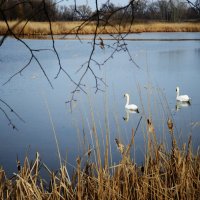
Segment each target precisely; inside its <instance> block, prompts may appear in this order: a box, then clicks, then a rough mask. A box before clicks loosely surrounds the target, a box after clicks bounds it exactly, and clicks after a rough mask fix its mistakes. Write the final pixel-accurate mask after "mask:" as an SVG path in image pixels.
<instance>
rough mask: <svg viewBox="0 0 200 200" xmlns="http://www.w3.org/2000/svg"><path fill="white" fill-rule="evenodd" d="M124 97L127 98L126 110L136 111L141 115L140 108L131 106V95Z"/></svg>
mask: <svg viewBox="0 0 200 200" xmlns="http://www.w3.org/2000/svg"><path fill="white" fill-rule="evenodd" d="M124 97H126V105H125V109H127V110H129V111H135V112H137V113H139V110H138V107H137V106H136V105H135V104H129V100H130V96H129V94H127V93H126V94H125V95H124Z"/></svg>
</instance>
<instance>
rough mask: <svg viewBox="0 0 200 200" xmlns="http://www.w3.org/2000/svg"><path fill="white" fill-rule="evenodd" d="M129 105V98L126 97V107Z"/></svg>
mask: <svg viewBox="0 0 200 200" xmlns="http://www.w3.org/2000/svg"><path fill="white" fill-rule="evenodd" d="M127 105H129V96H127V97H126V106H127Z"/></svg>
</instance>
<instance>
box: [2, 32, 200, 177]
mask: <svg viewBox="0 0 200 200" xmlns="http://www.w3.org/2000/svg"><path fill="white" fill-rule="evenodd" d="M105 37H107V38H108V36H105ZM128 38H129V39H139V40H138V41H137V40H127V41H126V43H127V45H128V49H129V53H130V55H131V56H132V58H133V59H134V61H135V62H136V63H137V64H138V65H139V66H140V68H137V67H136V66H135V65H134V64H133V63H132V62H131V61H130V57H129V55H128V54H127V52H122V51H121V52H118V53H116V54H115V55H114V56H113V58H111V59H110V60H109V61H108V62H106V64H105V65H103V66H102V67H101V70H99V67H98V66H97V65H96V64H95V63H92V67H93V70H94V72H95V73H96V75H97V76H99V77H102V78H103V79H104V81H105V82H106V84H107V87H106V86H104V85H103V84H101V85H100V88H101V89H103V90H105V92H98V93H97V94H95V88H94V86H95V80H94V77H93V76H92V75H91V73H90V72H88V73H87V75H86V76H85V78H84V80H83V83H84V84H86V88H85V90H86V91H87V95H86V94H84V93H83V92H79V93H77V95H76V99H77V101H76V102H75V103H73V105H72V107H73V111H72V112H71V111H70V107H69V105H68V104H66V103H65V102H66V101H67V100H69V99H70V97H71V91H72V90H73V89H74V85H73V84H72V82H71V81H70V80H69V79H68V78H67V76H66V75H65V74H64V73H62V72H61V74H60V75H59V77H58V78H57V79H54V77H55V76H56V74H57V72H58V61H57V59H56V56H55V54H54V53H53V52H51V51H42V52H35V54H36V55H37V58H38V59H39V61H40V62H41V64H42V66H43V67H44V69H45V70H46V73H47V75H48V77H49V78H50V80H51V82H52V84H53V87H54V89H52V88H51V87H50V85H49V83H48V82H47V80H46V78H45V77H44V75H43V73H42V71H41V69H40V68H39V66H38V65H37V63H36V62H35V61H33V62H32V63H31V64H30V66H29V67H28V68H27V69H26V70H24V71H23V72H22V74H21V75H17V76H15V77H14V78H13V79H12V80H11V81H10V82H8V83H7V84H6V85H3V83H5V82H6V81H7V80H8V79H9V78H10V77H11V76H12V75H13V74H14V73H15V72H17V71H18V70H20V69H21V68H22V67H23V66H25V65H26V64H27V62H28V59H29V58H30V56H31V55H30V53H29V52H28V51H27V50H26V49H25V48H24V46H23V45H22V44H20V43H19V42H17V41H16V40H14V39H12V38H8V39H7V40H6V41H5V43H4V44H3V46H2V47H1V48H0V84H1V86H0V98H1V99H3V100H4V101H6V102H7V103H8V104H9V105H11V106H12V107H13V108H14V110H15V111H16V112H17V113H18V114H19V115H20V116H21V117H22V118H23V119H24V120H25V123H24V122H22V121H21V120H19V119H18V118H17V117H16V116H15V115H13V114H12V113H11V112H9V110H8V109H7V108H6V106H5V105H3V104H2V103H1V104H0V106H1V107H2V108H3V109H4V110H5V111H6V112H7V113H8V115H9V117H10V118H11V119H12V121H13V123H14V124H15V125H16V126H17V128H18V131H16V130H12V128H11V127H10V126H9V125H8V121H7V119H6V118H5V116H4V115H3V114H2V113H1V115H0V122H1V123H0V165H3V166H4V169H6V171H7V172H8V174H12V173H13V172H14V171H16V157H17V156H18V158H19V159H20V160H21V162H22V161H23V159H24V156H25V155H29V156H30V157H31V158H34V155H35V152H36V151H39V152H40V156H41V159H42V161H43V162H45V163H46V164H47V165H48V166H49V168H51V169H54V170H56V169H58V167H59V160H58V155H57V149H56V143H55V137H54V134H53V129H52V124H51V119H50V117H51V118H52V121H53V124H54V128H55V131H56V136H57V139H58V143H59V147H60V152H61V156H62V158H63V161H64V160H66V158H67V162H68V167H69V170H70V171H71V170H72V167H71V165H75V160H76V158H77V156H78V155H81V156H83V154H84V147H85V149H86V148H87V147H88V145H90V146H91V147H93V145H94V142H93V140H94V138H93V139H91V138H92V129H93V125H94V122H93V121H92V115H94V120H95V125H96V128H97V132H98V136H99V141H100V144H101V147H102V149H103V148H104V146H105V133H106V125H107V126H108V127H109V135H110V144H111V149H110V150H111V151H112V160H113V161H114V162H117V161H118V160H119V159H120V154H119V152H118V151H117V149H116V145H115V142H114V139H115V138H119V139H120V140H121V141H123V143H124V144H128V142H129V141H130V138H131V131H132V128H134V129H136V127H137V126H138V129H137V132H136V136H135V144H136V145H135V150H134V151H135V153H133V154H132V155H133V159H135V160H136V162H137V163H141V162H142V160H143V155H144V153H145V144H144V138H145V137H146V135H147V133H146V119H147V118H151V119H152V121H153V123H154V126H155V130H156V134H157V136H158V139H159V141H163V139H164V140H165V141H166V142H169V141H170V135H169V133H168V130H167V126H166V120H167V118H168V117H171V118H173V120H174V122H175V124H176V126H175V130H174V132H175V135H176V136H177V138H178V141H179V143H180V145H181V144H182V143H184V142H186V141H187V139H188V137H189V135H192V138H193V146H194V149H196V148H197V147H198V145H199V142H200V134H199V129H200V101H199V99H200V92H199V91H200V90H199V85H200V41H198V40H197V39H200V35H199V33H145V34H135V35H129V37H128ZM142 39H145V40H144V41H142ZM151 39H152V40H151ZM156 39H158V40H156ZM170 39H173V41H169V40H170ZM176 39H177V41H176ZM180 39H184V40H183V41H180ZM192 39H194V40H192ZM25 41H26V42H27V44H29V45H30V46H31V47H32V48H33V49H37V48H41V49H47V48H51V47H52V42H51V41H49V40H25ZM89 42H90V41H89V40H83V41H82V43H81V42H80V41H77V40H56V47H57V50H58V53H59V55H60V59H61V64H62V66H63V68H64V69H65V70H66V71H67V72H68V73H69V74H70V75H71V77H72V78H73V79H74V80H76V81H78V80H79V79H80V77H81V75H82V73H83V71H84V68H83V69H82V70H80V71H79V72H78V73H77V70H78V69H79V68H80V66H81V65H82V64H83V63H85V62H86V61H87V60H88V57H89V54H90V52H91V44H90V43H89ZM104 42H105V44H107V45H113V41H112V40H105V41H104ZM111 54H112V48H106V49H105V50H102V49H100V48H99V47H97V48H96V52H95V55H94V59H95V60H96V61H98V62H99V63H102V62H103V61H104V60H105V59H107V58H108V57H109V56H110V55H111ZM176 86H179V87H180V92H181V93H182V94H183V93H184V94H188V95H189V96H190V97H191V98H192V103H191V105H190V106H184V107H183V105H176V100H175V98H176V91H175V88H176ZM124 93H129V94H130V97H131V102H132V103H135V104H137V105H138V107H139V110H140V113H139V114H132V113H130V114H129V113H126V111H125V109H124V105H125V99H124V97H123V95H124ZM48 111H49V112H50V117H49V114H48ZM141 117H142V120H141V121H140V119H141ZM123 118H125V119H126V120H124V119H123ZM105 119H107V120H105ZM105 121H106V122H107V123H105ZM168 145H169V146H170V144H168ZM94 149H95V147H94ZM134 151H133V152H134Z"/></svg>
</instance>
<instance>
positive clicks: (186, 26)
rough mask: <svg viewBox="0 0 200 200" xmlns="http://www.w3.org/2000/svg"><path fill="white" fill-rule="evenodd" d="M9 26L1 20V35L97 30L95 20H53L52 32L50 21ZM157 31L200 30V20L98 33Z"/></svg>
mask: <svg viewBox="0 0 200 200" xmlns="http://www.w3.org/2000/svg"><path fill="white" fill-rule="evenodd" d="M8 24H9V27H10V28H11V30H12V32H9V31H8V28H7V25H6V23H5V22H3V21H0V35H1V36H3V35H10V36H12V35H13V34H15V35H16V36H17V37H25V38H41V39H42V38H44V39H45V38H46V37H48V35H51V34H53V35H57V36H60V35H63V36H64V35H90V34H94V33H95V31H96V24H95V22H90V23H89V22H87V23H85V24H84V23H83V22H81V21H76V22H71V21H70V22H51V27H52V32H51V31H50V26H49V25H50V24H49V23H48V22H28V23H27V22H26V21H22V22H18V21H9V22H8ZM149 32H150V33H154V32H155V33H157V32H165V33H167V32H200V22H180V23H177V22H176V23H173V22H135V23H133V24H132V25H131V26H130V24H125V25H120V26H119V25H117V24H116V25H113V26H108V25H106V26H104V25H100V26H98V29H97V31H96V34H102V35H103V34H127V33H149Z"/></svg>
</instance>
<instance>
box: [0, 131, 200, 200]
mask: <svg viewBox="0 0 200 200" xmlns="http://www.w3.org/2000/svg"><path fill="white" fill-rule="evenodd" d="M93 132H94V133H93V134H96V133H95V132H96V130H95V128H93ZM170 134H171V143H172V145H171V149H170V150H169V151H167V150H166V149H165V147H164V145H162V144H160V145H156V142H155V141H154V139H153V138H154V137H152V136H151V135H149V136H148V145H147V146H148V147H147V153H146V155H145V160H144V165H143V166H137V165H136V164H135V163H133V162H132V160H131V159H130V148H131V146H133V145H135V144H134V131H133V132H132V138H131V139H130V144H128V145H127V146H124V147H123V149H120V145H121V146H123V145H122V144H120V141H119V140H117V147H118V148H119V156H121V161H120V162H119V163H118V164H115V165H114V166H108V165H107V164H105V165H104V166H103V165H102V164H101V163H100V162H99V161H98V162H97V163H96V162H93V161H91V158H90V156H91V154H92V151H91V150H90V149H89V150H88V154H87V161H86V163H85V164H84V165H83V161H82V159H81V158H79V157H78V158H77V166H76V169H75V173H74V175H73V178H72V180H70V179H69V177H68V175H67V167H66V166H65V165H62V166H61V167H60V170H59V173H58V174H55V173H54V172H51V171H50V170H49V169H48V168H47V167H46V166H45V165H43V166H44V167H45V168H46V169H47V170H48V171H49V174H50V183H46V182H45V181H44V180H43V179H42V178H41V177H40V171H39V165H40V159H39V154H38V153H37V154H36V159H35V161H34V162H33V164H32V165H31V164H30V162H29V160H28V158H25V160H24V164H23V166H22V167H21V169H20V170H19V171H18V173H16V174H14V177H13V178H12V179H8V178H7V177H6V174H5V171H4V170H3V169H0V199H80V200H81V199H199V198H200V157H199V154H198V152H197V154H195V155H194V154H193V153H192V149H191V138H189V141H188V144H187V146H186V145H183V147H182V148H179V147H178V146H177V144H176V140H175V138H174V136H173V132H172V133H170ZM97 151H99V150H98V149H97ZM99 152H100V151H99ZM97 153H98V152H97ZM111 169H112V170H111Z"/></svg>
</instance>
